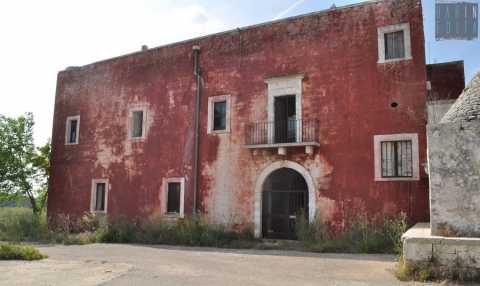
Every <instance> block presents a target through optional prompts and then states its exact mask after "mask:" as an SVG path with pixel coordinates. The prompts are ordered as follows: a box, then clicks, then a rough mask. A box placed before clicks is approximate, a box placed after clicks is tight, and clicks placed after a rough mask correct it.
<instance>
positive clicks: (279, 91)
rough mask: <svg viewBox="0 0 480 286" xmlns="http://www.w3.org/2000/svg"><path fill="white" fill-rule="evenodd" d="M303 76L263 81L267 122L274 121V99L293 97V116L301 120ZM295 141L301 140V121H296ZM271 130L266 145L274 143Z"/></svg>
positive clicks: (297, 75) (270, 129)
mask: <svg viewBox="0 0 480 286" xmlns="http://www.w3.org/2000/svg"><path fill="white" fill-rule="evenodd" d="M304 77H305V76H304V75H303V74H296V75H290V76H282V77H273V78H268V79H266V80H265V83H266V84H267V120H268V122H274V121H275V98H276V97H280V96H292V95H294V96H295V114H296V117H297V119H302V83H303V79H304ZM296 131H297V134H296V140H297V142H300V141H301V140H302V120H298V121H297V126H296ZM273 135H274V134H273V129H272V128H269V129H268V143H269V144H272V143H273V142H274V136H273Z"/></svg>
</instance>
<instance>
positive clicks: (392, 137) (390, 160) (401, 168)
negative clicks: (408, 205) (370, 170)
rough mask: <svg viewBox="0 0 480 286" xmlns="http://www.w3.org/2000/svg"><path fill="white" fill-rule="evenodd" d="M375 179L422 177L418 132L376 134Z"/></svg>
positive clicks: (412, 178) (398, 179)
mask: <svg viewBox="0 0 480 286" xmlns="http://www.w3.org/2000/svg"><path fill="white" fill-rule="evenodd" d="M373 145H374V150H373V151H374V168H375V181H418V180H419V179H420V163H419V147H418V134H416V133H401V134H386V135H374V136H373Z"/></svg>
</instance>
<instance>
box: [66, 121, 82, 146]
mask: <svg viewBox="0 0 480 286" xmlns="http://www.w3.org/2000/svg"><path fill="white" fill-rule="evenodd" d="M79 131H80V116H79V115H77V116H69V117H67V124H66V128H65V144H67V145H72V144H78V137H79Z"/></svg>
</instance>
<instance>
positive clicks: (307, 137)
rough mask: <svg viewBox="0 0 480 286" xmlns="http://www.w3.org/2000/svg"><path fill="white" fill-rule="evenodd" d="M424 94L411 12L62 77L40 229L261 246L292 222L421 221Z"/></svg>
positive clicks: (195, 47)
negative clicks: (99, 220)
mask: <svg viewBox="0 0 480 286" xmlns="http://www.w3.org/2000/svg"><path fill="white" fill-rule="evenodd" d="M426 86H427V83H426V65H425V51H424V35H423V23H422V8H421V1H420V0H401V1H400V0H395V1H393V0H385V1H371V2H366V3H362V4H358V5H352V6H346V7H338V8H332V9H329V10H325V11H320V12H316V13H312V14H308V15H303V16H297V17H292V18H288V19H284V20H280V21H274V22H269V23H265V24H260V25H255V26H251V27H247V28H242V29H237V30H232V31H228V32H223V33H219V34H215V35H210V36H206V37H202V38H197V39H193V40H188V41H184V42H180V43H175V44H171V45H166V46H162V47H158V48H153V49H147V50H142V51H140V52H138V53H133V54H129V55H125V56H121V57H117V58H113V59H108V60H104V61H100V62H97V63H93V64H90V65H86V66H83V67H74V68H68V69H66V70H64V71H61V72H60V73H59V75H58V84H57V94H56V100H55V115H54V124H53V135H52V169H51V178H50V193H49V198H48V214H49V216H50V217H54V216H56V215H58V214H60V213H67V214H70V215H73V216H77V215H82V214H83V213H85V212H89V211H92V212H105V213H107V214H108V215H109V216H113V217H115V216H118V215H120V214H123V215H126V216H128V217H143V216H147V215H150V214H163V215H165V216H168V217H174V218H175V217H182V216H184V215H188V214H191V213H192V211H193V210H194V209H197V210H198V211H199V212H201V213H203V214H205V216H206V217H207V218H208V219H209V220H210V221H211V222H212V223H226V224H231V225H235V226H243V225H247V224H251V225H253V226H254V228H255V233H256V235H258V236H265V237H291V236H292V231H293V230H292V225H294V221H295V214H297V213H298V212H299V211H300V210H303V211H304V214H305V215H306V216H308V218H309V220H310V221H313V220H321V221H323V222H325V223H327V224H329V225H330V226H331V227H333V228H334V229H341V227H342V226H343V225H344V224H345V221H346V220H347V219H349V218H351V217H352V216H353V215H355V214H356V213H358V212H359V211H366V212H367V213H368V214H369V215H370V216H374V215H379V216H383V215H384V214H386V215H394V214H398V213H400V212H405V213H407V214H408V216H409V217H410V219H411V220H412V221H413V222H416V221H428V215H429V210H428V186H427V185H428V178H427V176H426V174H425V172H424V167H423V165H424V164H425V162H426V135H425V132H426V101H427V88H426ZM197 99H198V100H199V101H198V105H197V101H196V100H197ZM197 106H198V107H199V109H198V112H196V111H197ZM197 115H198V117H197ZM196 118H198V119H199V121H198V123H199V125H198V130H197V128H196V126H197V125H196ZM197 135H198V136H197Z"/></svg>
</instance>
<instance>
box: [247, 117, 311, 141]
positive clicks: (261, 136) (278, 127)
mask: <svg viewBox="0 0 480 286" xmlns="http://www.w3.org/2000/svg"><path fill="white" fill-rule="evenodd" d="M318 126H319V124H318V120H317V119H288V120H282V121H273V122H272V121H264V122H255V123H252V124H250V125H248V126H247V130H246V145H247V146H249V147H255V146H258V145H264V146H266V147H268V146H272V147H275V146H280V145H285V146H288V145H292V146H295V145H299V146H305V145H318V143H319V133H318Z"/></svg>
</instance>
